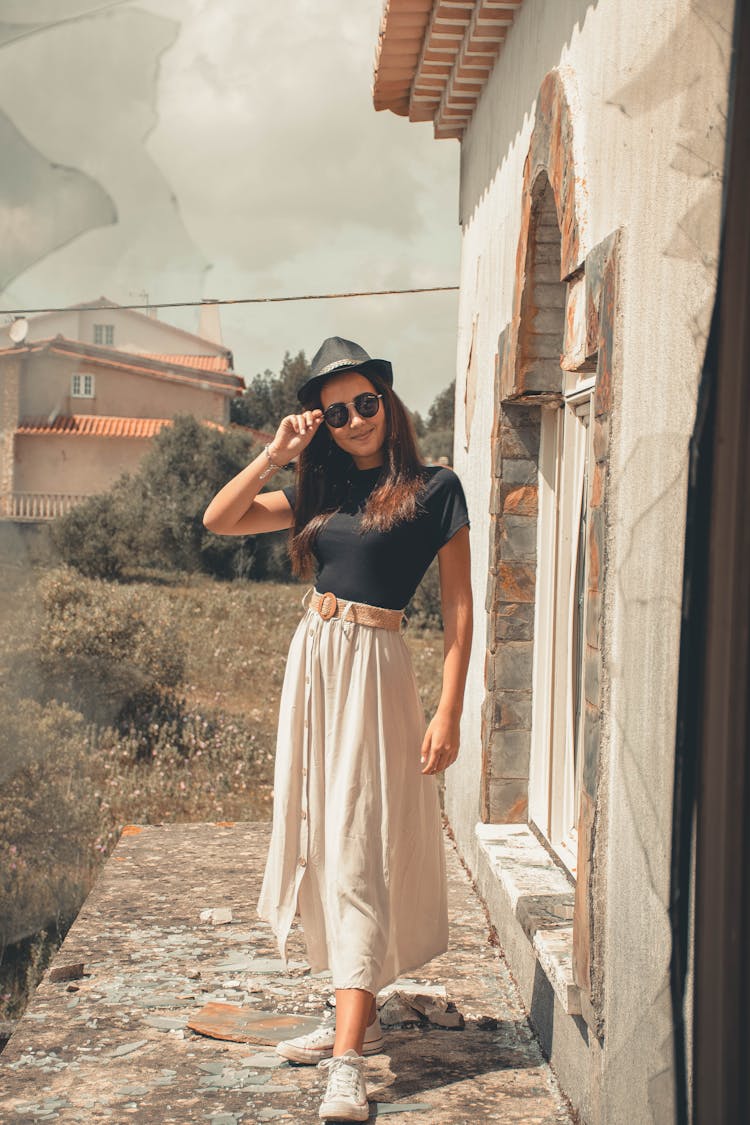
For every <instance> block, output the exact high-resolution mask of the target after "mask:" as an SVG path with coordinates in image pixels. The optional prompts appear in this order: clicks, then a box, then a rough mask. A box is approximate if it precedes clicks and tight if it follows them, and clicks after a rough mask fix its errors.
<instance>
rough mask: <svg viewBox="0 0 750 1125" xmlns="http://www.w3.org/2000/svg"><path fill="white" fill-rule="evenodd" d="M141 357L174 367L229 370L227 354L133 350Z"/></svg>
mask: <svg viewBox="0 0 750 1125" xmlns="http://www.w3.org/2000/svg"><path fill="white" fill-rule="evenodd" d="M133 354H134V355H139V356H141V357H142V358H143V359H157V360H158V361H159V363H168V364H170V366H173V367H176V366H181V367H193V368H196V367H197V368H199V369H200V370H202V371H229V356H226V355H161V354H158V353H157V352H134V353H133Z"/></svg>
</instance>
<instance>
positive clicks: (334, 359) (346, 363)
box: [297, 336, 393, 403]
mask: <svg viewBox="0 0 750 1125" xmlns="http://www.w3.org/2000/svg"><path fill="white" fill-rule="evenodd" d="M343 371H361V372H362V374H363V375H367V374H368V372H374V373H375V374H376V375H379V376H380V378H381V379H383V380H384V381H385V382H386V383H387V384H388V386H389V387H392V386H393V368H392V367H391V365H390V363H389V362H388V360H387V359H370V356H369V355H368V354H367V352H366V351H365V349H364V348H361V347H360V346H359V344H355V343H354V342H353V341H352V340H344V339H343V338H342V337H341V336H329V338H328V339H327V340H324V341H323V343H322V344H321V345H320V347H319V348H318V350H317V351H316V353H315V355H314V356H313V357H312V361H311V363H310V375H309V376H308V378H307V379H306V380H305V382H304V383H303V384H302V386H301V387H300V388H299V390H298V391H297V398H298V399H299V400H300V402H302V403H305V402H308V401H309V400H310V399H312V398H313V396H314V395H315V394H316V392H317V391H318V390H319V389H320V386H321V384H322V383H323V382H324V381H325V380H326V379H327V378H328V376H329V375H339V374H341V372H343Z"/></svg>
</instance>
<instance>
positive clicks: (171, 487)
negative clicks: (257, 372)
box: [52, 415, 291, 580]
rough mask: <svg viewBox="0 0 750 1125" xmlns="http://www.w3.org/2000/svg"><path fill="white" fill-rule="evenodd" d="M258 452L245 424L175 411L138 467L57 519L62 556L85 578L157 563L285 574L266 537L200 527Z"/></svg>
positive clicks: (239, 573)
mask: <svg viewBox="0 0 750 1125" xmlns="http://www.w3.org/2000/svg"><path fill="white" fill-rule="evenodd" d="M259 452H260V446H259V445H257V443H255V442H254V441H253V439H252V438H251V437H250V436H249V435H248V434H246V433H243V432H242V431H239V430H232V431H230V432H228V433H224V432H221V431H219V430H216V429H214V428H212V427H209V426H205V425H202V424H201V423H200V422H198V421H196V419H195V418H193V417H192V416H191V415H180V416H177V417H175V418H174V420H173V424H172V425H171V426H165V427H164V429H163V430H162V431H161V432H160V433H159V434H158V435H157V436H156V437H155V438H154V441H153V444H152V447H151V449H150V450H149V452H148V453H147V454H146V456H145V457H144V459H143V461H142V462H141V464H140V466H139V468H138V471H137V472H136V473H134V474H131V475H128V474H126V475H124V476H122V477H120V479H119V480H118V481H117V482H116V483H115V484H114V485H113V487H112V488H111V489H110V490H109V491H108V492H106V493H103V494H101V495H98V496H93V497H91V499H90V500H87V501H84V502H83V503H82V504H80V505H77V506H76V507H75V508H73V509H72V510H71V511H70V512H68V513H67V514H66V515H64V516H61V517H60V518H59V519H58V520H56V521H54V524H53V527H52V538H53V542H54V544H55V546H56V548H57V550H58V552H59V555H60V558H61V559H62V561H63V562H65V563H67V564H68V565H70V566H74V567H75V568H76V569H77V570H79V571H80V572H81V573H82V574H85V575H86V576H88V577H90V578H109V579H113V578H116V579H119V578H122V577H123V576H124V575H126V574H127V573H128V572H133V571H143V570H149V569H162V570H167V571H180V572H187V573H196V572H202V573H206V574H211V575H213V576H215V577H218V578H238V577H251V578H254V579H258V578H265V577H267V576H271V575H269V573H268V568H269V567H270V569H271V571H272V572H273V575H272V576H273V577H274V578H278V579H280V580H288V578H289V577H290V575H291V569H290V566H289V563H288V560H284V559H283V553H285V550H286V548H285V547H284V552H282V551H281V550H279V548H278V546H275V547H274V546H272V544H266V543H264V542H263V540H265V539H267V538H269V537H268V536H257V537H254V536H225V535H215V534H214V533H213V532H211V531H208V530H207V529H206V528H205V527H204V526H203V513H204V511H205V510H206V508H207V507H208V504H209V501H210V500H211V499H212V497H213V496H215V495H216V493H217V492H218V491H219V489H220V488H222V486H223V485H225V484H226V483H227V481H228V480H230V479H231V478H232V477H233V476H235V475H236V474H237V473H238V472H240V470H241V469H242V468H243V467H244V466H245V465H246V464H248V462H249V461H251V460H253V459H254V458H255V457H256V456H257V455H258V453H259ZM273 487H274V488H279V487H280V482H279V481H276V482H275V483H274V485H273ZM286 534H287V533H286V532H284V533H281V535H282V537H283V539H284V542H285V540H286ZM273 539H274V540H275V541H276V543H278V541H279V537H278V536H274V537H273Z"/></svg>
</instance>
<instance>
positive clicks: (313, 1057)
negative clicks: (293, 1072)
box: [276, 1008, 384, 1064]
mask: <svg viewBox="0 0 750 1125" xmlns="http://www.w3.org/2000/svg"><path fill="white" fill-rule="evenodd" d="M335 1039H336V1013H335V1011H332V1010H331V1009H330V1008H329V1009H328V1011H327V1012H326V1014H325V1015H324V1016H323V1019H322V1020H321V1022H320V1024H319V1026H318V1027H316V1028H315V1030H314V1031H310V1032H308V1034H307V1035H298V1036H297V1037H296V1039H282V1041H281V1043H277V1044H276V1053H277V1054H279V1055H281V1057H282V1058H284V1059H290V1060H291V1061H292V1062H298V1063H310V1064H315V1063H319V1062H320V1061H321V1059H329V1058H331V1056H332V1055H333V1044H334V1041H335ZM383 1042H384V1041H383V1029H382V1027H381V1026H380V1016H379V1015H378V1014H377V1012H376V1013H375V1019H374V1020H373V1021H372V1023H371V1024H370V1025H369V1026H368V1027H366V1028H365V1041H364V1043H363V1045H362V1054H363V1055H376V1054H377V1053H378V1051H382V1049H383Z"/></svg>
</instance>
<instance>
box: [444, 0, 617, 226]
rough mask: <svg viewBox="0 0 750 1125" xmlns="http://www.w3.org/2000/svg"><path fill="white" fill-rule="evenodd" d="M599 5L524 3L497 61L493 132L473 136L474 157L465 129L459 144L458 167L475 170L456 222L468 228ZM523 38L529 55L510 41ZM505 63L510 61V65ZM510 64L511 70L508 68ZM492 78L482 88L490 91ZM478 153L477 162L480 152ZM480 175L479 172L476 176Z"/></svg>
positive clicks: (465, 183)
mask: <svg viewBox="0 0 750 1125" xmlns="http://www.w3.org/2000/svg"><path fill="white" fill-rule="evenodd" d="M599 2H600V0H557V2H556V3H554V4H545V3H543V2H539V0H526V3H525V4H524V5H523V7H522V8H521V9H520V11H519V13H518V15H517V16H516V19H515V22H514V24H513V27H512V28H511V30H510V33H509V35H508V39H507V44H506V47H505V49H504V51H503V52H501V54H500V56H499V71H500V72H501V78H502V91H503V99H502V116H501V117H500V116H498V117H494V116H493V120H492V128H491V129H484V130H480V131H478V135H477V136H476V149H477V151H476V152H474V143H473V142H474V134H473V131H472V125H471V124H470V125H469V128H468V129H467V131H466V133H465V134H464V140H463V142H462V150H463V153H462V164H463V165H464V167H465V168H467V169H477V170H478V171H477V172H474V173H473V174H472V173H471V172H469V173H466V174H465V178H462V181H461V201H460V206H459V215H460V222H461V223H462V225H467V224H468V223H469V222H470V221H471V217H472V212H473V211H474V209H475V208H476V207H477V205H478V204H479V202H480V201H481V198H482V196H483V195H484V193H485V192H486V190H487V188H488V186H489V184H490V183H491V181H492V180H493V179H494V177H495V174H496V172H497V169H498V168H499V167H501V165H502V164H503V163H504V161H505V159H506V155H507V153H508V152H510V151H512V149H513V148H514V147H515V146H516V144H517V143H518V140H519V137H520V136H521V134H522V133H523V132H525V131H528V132H530V131H531V128H532V127H533V120H534V105H535V102H536V99H537V97H538V95H539V88H540V86H541V84H542V81H543V79H544V77H545V75H546V74H548V73H549V71H551V70H552V69H554V68H555V67H559V66H560V62H561V58H562V55H563V52H564V50H565V48H566V47H567V46H568V45H569V44H570V42H571V40H572V39H573V37H574V35H575V33H576V31H578V30H580V29H581V28H582V27H583V25H584V23H585V22H586V19H587V17H588V16H589V15H590V14H591V13H592V12H593V11H595V10H596V8H597V7H598V6H599ZM518 36H523V37H524V38H525V39H526V40H527V41H528V42H529V43H531V44H533V50H524V51H516V52H514V51H513V44H514V41H515V40H516V38H517V37H518ZM508 60H514V65H513V63H510V62H508ZM511 65H512V69H510V67H511ZM492 84H493V79H492V75H491V76H490V79H489V81H488V84H487V89H491V87H492ZM480 150H481V157H480V156H479V152H480ZM480 170H481V171H480Z"/></svg>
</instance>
